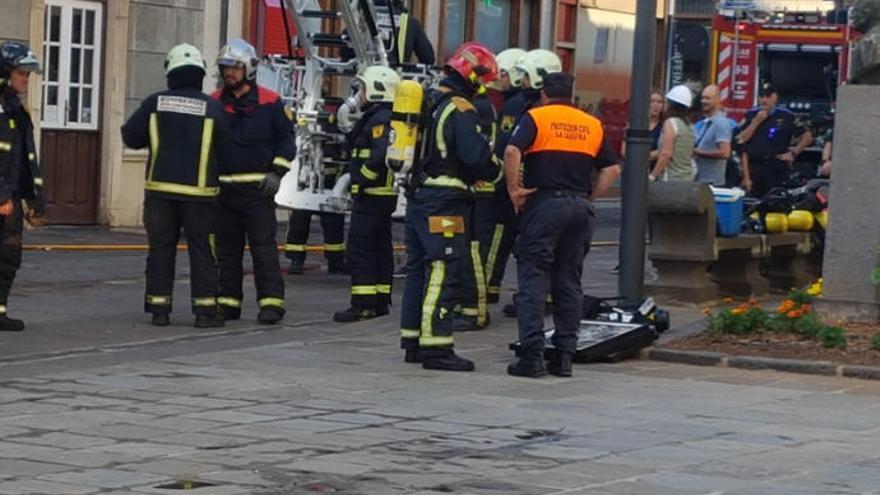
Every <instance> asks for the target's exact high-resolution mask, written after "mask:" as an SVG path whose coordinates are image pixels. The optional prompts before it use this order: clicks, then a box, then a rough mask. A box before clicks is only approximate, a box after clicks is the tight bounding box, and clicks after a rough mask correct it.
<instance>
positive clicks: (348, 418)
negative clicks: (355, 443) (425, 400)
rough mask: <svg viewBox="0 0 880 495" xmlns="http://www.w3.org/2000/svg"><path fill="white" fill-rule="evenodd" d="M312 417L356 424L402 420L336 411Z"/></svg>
mask: <svg viewBox="0 0 880 495" xmlns="http://www.w3.org/2000/svg"><path fill="white" fill-rule="evenodd" d="M312 419H320V420H321V421H338V422H340V423H352V424H356V425H381V424H388V423H394V422H397V421H400V419H398V418H389V417H386V416H377V415H375V414H361V413H335V414H328V415H325V416H315V417H313V418H312Z"/></svg>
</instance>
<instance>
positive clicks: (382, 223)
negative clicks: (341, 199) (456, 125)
mask: <svg viewBox="0 0 880 495" xmlns="http://www.w3.org/2000/svg"><path fill="white" fill-rule="evenodd" d="M357 79H358V82H359V84H360V86H361V89H360V91H358V94H359V95H361V97H360V99H361V107H362V109H363V110H364V114H363V115H362V116H361V118H360V119H359V120H358V122H357V124H355V127H354V130H353V131H352V133H351V134H350V136H351V137H350V140H351V141H350V144H351V162H350V163H349V174H350V176H351V195H352V197H353V198H354V202H353V204H352V208H351V222H350V224H349V229H348V244H347V246H346V252H347V256H348V267H349V270H351V307H349V308H348V309H346V310H344V311H339V312H337V313H335V314H334V315H333V320H334V321H338V322H353V321H359V320H366V319H370V318H375V317H377V316H384V315H387V314H388V313H389V307H390V305H391V281H392V278H393V276H394V252H393V250H392V245H391V213H392V212H394V208H395V207H396V206H397V191H395V188H394V172H393V171H392V170H390V169H389V168H388V166H387V165H386V164H385V152H386V150H387V149H388V141H389V133H390V131H391V114H392V112H391V105H392V103H393V102H394V94H395V91H396V90H397V85H398V84H399V83H400V76H398V75H397V72H395V71H394V70H392V69H390V68H388V67H384V66H373V67H368V68H367V69H366V70H364V71H363V72H362V73H361V74H359V75H358V76H357Z"/></svg>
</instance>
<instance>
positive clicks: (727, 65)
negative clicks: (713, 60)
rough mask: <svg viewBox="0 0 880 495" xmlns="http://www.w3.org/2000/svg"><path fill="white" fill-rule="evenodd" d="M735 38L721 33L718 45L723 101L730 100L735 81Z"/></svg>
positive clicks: (717, 82) (720, 85)
mask: <svg viewBox="0 0 880 495" xmlns="http://www.w3.org/2000/svg"><path fill="white" fill-rule="evenodd" d="M734 41H735V40H734V38H732V37H731V36H728V35H727V34H723V33H722V34H721V40H720V42H719V46H718V78H717V79H718V80H717V81H716V84H718V88H719V89H720V90H721V101H725V102H726V101H729V98H730V91H731V83H732V81H733V47H734V44H735V43H734Z"/></svg>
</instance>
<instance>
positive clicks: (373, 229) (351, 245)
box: [346, 207, 394, 309]
mask: <svg viewBox="0 0 880 495" xmlns="http://www.w3.org/2000/svg"><path fill="white" fill-rule="evenodd" d="M346 253H347V256H348V267H349V269H350V270H351V305H352V307H355V308H359V309H373V308H383V307H388V306H389V305H390V304H391V281H392V280H393V278H394V251H393V247H392V245H391V212H390V211H387V210H386V209H383V210H376V211H371V210H367V209H361V208H357V207H356V208H355V209H353V210H352V212H351V223H350V225H349V227H348V244H347V245H346Z"/></svg>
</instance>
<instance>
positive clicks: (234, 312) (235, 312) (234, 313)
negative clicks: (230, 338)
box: [218, 306, 241, 321]
mask: <svg viewBox="0 0 880 495" xmlns="http://www.w3.org/2000/svg"><path fill="white" fill-rule="evenodd" d="M218 314H219V315H220V316H221V317H223V320H224V321H233V320H238V319H241V308H232V307H229V306H220V309H219V311H218Z"/></svg>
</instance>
